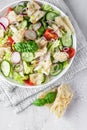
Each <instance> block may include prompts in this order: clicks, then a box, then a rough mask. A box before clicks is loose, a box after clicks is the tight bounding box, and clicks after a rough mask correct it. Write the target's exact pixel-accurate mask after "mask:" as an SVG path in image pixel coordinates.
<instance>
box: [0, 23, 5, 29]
mask: <svg viewBox="0 0 87 130" xmlns="http://www.w3.org/2000/svg"><path fill="white" fill-rule="evenodd" d="M0 27H1V28H3V29H4V30H6V27H5V26H4V25H3V24H2V23H1V22H0Z"/></svg>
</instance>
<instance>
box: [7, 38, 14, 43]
mask: <svg viewBox="0 0 87 130" xmlns="http://www.w3.org/2000/svg"><path fill="white" fill-rule="evenodd" d="M7 42H8V43H10V44H11V45H12V44H14V43H15V42H14V40H13V39H12V37H8V39H7Z"/></svg>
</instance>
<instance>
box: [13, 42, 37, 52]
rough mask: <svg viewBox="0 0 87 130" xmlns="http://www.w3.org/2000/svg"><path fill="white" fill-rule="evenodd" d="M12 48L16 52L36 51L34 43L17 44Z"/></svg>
mask: <svg viewBox="0 0 87 130" xmlns="http://www.w3.org/2000/svg"><path fill="white" fill-rule="evenodd" d="M14 47H15V50H16V51H18V52H36V51H37V50H38V46H37V44H36V42H34V41H25V42H24V43H22V42H19V43H16V44H15V46H14Z"/></svg>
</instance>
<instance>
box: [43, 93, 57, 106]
mask: <svg viewBox="0 0 87 130" xmlns="http://www.w3.org/2000/svg"><path fill="white" fill-rule="evenodd" d="M56 95H57V92H49V93H48V94H47V95H46V96H45V97H44V99H45V100H46V103H48V104H50V103H53V102H54V101H55V98H56Z"/></svg>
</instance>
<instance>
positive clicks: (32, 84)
mask: <svg viewBox="0 0 87 130" xmlns="http://www.w3.org/2000/svg"><path fill="white" fill-rule="evenodd" d="M24 82H25V83H26V84H27V85H30V86H34V85H35V84H34V83H33V82H31V81H30V80H29V79H27V80H25V81H24Z"/></svg>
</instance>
